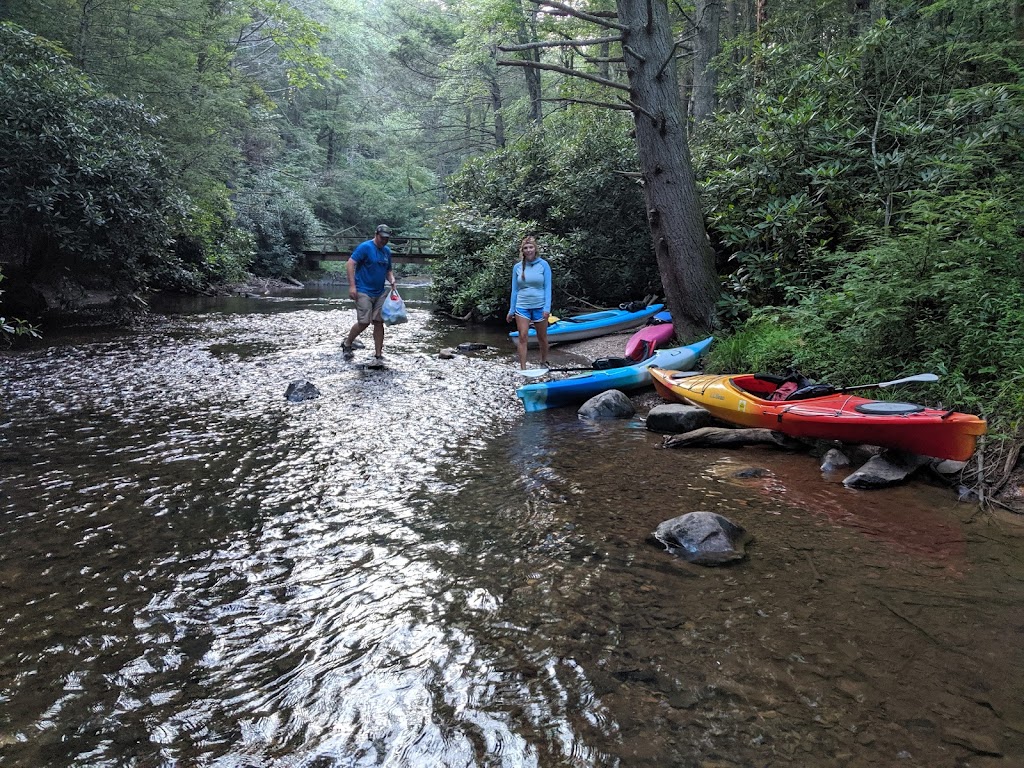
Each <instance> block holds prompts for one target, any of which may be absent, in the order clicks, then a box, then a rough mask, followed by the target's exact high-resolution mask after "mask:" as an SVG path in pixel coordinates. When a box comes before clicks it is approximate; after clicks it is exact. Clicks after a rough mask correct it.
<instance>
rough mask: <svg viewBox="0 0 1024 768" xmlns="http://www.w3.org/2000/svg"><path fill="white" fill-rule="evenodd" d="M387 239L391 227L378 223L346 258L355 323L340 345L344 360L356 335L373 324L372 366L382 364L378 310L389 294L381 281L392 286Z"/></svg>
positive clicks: (381, 335) (350, 351)
mask: <svg viewBox="0 0 1024 768" xmlns="http://www.w3.org/2000/svg"><path fill="white" fill-rule="evenodd" d="M390 239H391V227H389V226H388V225H387V224H378V225H377V231H376V232H375V233H374V235H373V239H372V240H367V241H365V242H362V243H360V244H359V245H358V246H356V249H355V250H354V251H352V255H351V256H349V258H348V262H347V264H346V268H347V271H348V295H349V298H351V299H353V300H355V302H356V322H355V325H353V326H352V329H351V330H350V331H349V332H348V338H347V339H345V341H344V342H342V344H341V352H342V356H343V357H344V358H345V359H346V360H351V359H352V344H353V343H354V342H355V340H356V337H357V336H358V335H359V334H360V333H362V332H363V331H365V330H366V329H367V327H369V325H370V323H373V363H372V365H374V366H382V365H384V320H383V318H381V315H380V310H381V307H383V306H384V301H385V299H387V297H388V293H389V290H387V289H386V288H385V282H386V283H390V285H391V288H390V290H394V288H395V273H394V272H393V271H392V270H391V249H390V248H388V240H390Z"/></svg>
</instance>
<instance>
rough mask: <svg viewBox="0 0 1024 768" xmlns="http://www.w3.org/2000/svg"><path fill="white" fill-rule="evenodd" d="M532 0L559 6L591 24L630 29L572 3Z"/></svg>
mask: <svg viewBox="0 0 1024 768" xmlns="http://www.w3.org/2000/svg"><path fill="white" fill-rule="evenodd" d="M530 2H531V3H533V4H534V5H536V6H547V7H548V8H557V9H558V10H559V11H561V12H562V13H566V14H568V15H570V16H575V17H576V18H577V19H582V20H583V21H589V22H590V23H591V24H597V25H598V26H601V27H606V28H608V29H619V30H622V31H623V32H627V31H628V30H629V27H627V26H626V25H625V24H619V22H617V21H611V20H610V19H607V18H603V17H601V16H596V15H594V14H592V13H585V12H583V11H579V10H576V9H575V8H573V7H572V6H571V5H566V4H565V3H559V2H557V0H530Z"/></svg>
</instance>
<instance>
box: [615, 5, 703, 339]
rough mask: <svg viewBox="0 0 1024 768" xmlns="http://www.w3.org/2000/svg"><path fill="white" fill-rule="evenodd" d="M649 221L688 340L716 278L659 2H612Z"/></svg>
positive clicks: (675, 314) (698, 328) (697, 331)
mask: <svg viewBox="0 0 1024 768" xmlns="http://www.w3.org/2000/svg"><path fill="white" fill-rule="evenodd" d="M616 5H617V8H618V18H619V22H620V23H621V24H624V25H626V26H627V27H628V30H627V31H625V32H624V33H623V34H624V39H625V42H624V44H623V52H624V54H625V59H626V73H627V75H628V77H629V94H630V101H631V106H632V109H633V122H634V125H635V127H636V145H637V155H638V157H639V160H640V171H641V174H642V178H643V189H644V200H645V201H646V203H647V220H648V223H649V225H650V229H651V239H652V241H653V245H654V253H655V256H656V258H657V260H658V269H659V271H660V272H661V279H662V287H663V288H664V290H665V296H666V301H667V303H668V308H669V310H670V311H671V312H672V322H673V323H674V324H675V327H676V331H677V333H678V334H679V335H680V336H681V337H682V338H684V339H686V340H692V339H694V338H697V337H698V336H701V335H704V334H706V333H707V332H708V331H710V330H711V329H712V328H713V327H714V325H715V322H714V320H715V301H716V300H717V298H718V290H719V286H718V277H717V275H716V274H715V264H714V257H713V254H712V251H711V245H710V244H709V243H708V238H707V234H706V233H705V230H704V218H703V214H702V212H701V209H700V201H699V197H698V193H697V183H696V180H695V178H694V175H693V168H692V166H691V164H690V148H689V146H688V144H687V141H686V133H685V130H684V124H683V110H682V101H681V99H680V97H679V88H678V83H677V80H676V68H675V53H676V51H675V46H674V43H673V40H672V26H671V24H670V22H669V18H668V8H667V6H666V4H665V2H664V0H617V3H616Z"/></svg>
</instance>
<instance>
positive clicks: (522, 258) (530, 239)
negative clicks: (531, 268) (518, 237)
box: [519, 235, 537, 280]
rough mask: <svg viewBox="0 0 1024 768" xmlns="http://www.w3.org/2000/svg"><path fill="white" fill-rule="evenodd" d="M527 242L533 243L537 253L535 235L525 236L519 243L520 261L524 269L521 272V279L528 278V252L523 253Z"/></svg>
mask: <svg viewBox="0 0 1024 768" xmlns="http://www.w3.org/2000/svg"><path fill="white" fill-rule="evenodd" d="M527 243H533V248H534V253H537V238H536V237H534V236H533V235H527V236H526V237H524V238H523V240H522V242H521V243H519V259H520V263H521V264H522V269H521V270H520V272H519V279H520V280H525V279H526V254H525V253H523V246H525V245H526V244H527Z"/></svg>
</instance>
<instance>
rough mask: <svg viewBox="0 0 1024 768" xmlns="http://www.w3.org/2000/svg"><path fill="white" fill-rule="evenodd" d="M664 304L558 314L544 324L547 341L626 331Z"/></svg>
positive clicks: (533, 339) (532, 340)
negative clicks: (635, 309) (569, 314)
mask: <svg viewBox="0 0 1024 768" xmlns="http://www.w3.org/2000/svg"><path fill="white" fill-rule="evenodd" d="M664 308H665V305H664V304H651V305H650V306H649V307H644V308H643V309H641V310H639V311H637V312H630V311H629V310H626V309H604V310H601V311H600V312H588V313H587V314H585V315H573V316H572V317H562V318H559V319H558V320H556V321H555V322H553V323H551V325H549V326H548V343H550V344H564V343H565V342H569V341H583V340H584V339H594V338H597V337H598V336H605V335H607V334H609V333H618V332H619V331H628V330H629V329H630V328H636V327H638V326H641V325H643V324H644V323H646V322H647V321H648V320H649V319H650V318H652V317H654V315H656V314H657V313H658V312H660V311H661V310H663V309H664ZM508 336H509V338H510V339H512V341H518V339H519V331H512V333H510V334H509V335H508ZM526 343H527V345H528V346H531V347H535V346H537V331H535V330H534V329H533V328H531V329H530V335H529V337H528V338H527V340H526Z"/></svg>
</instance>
